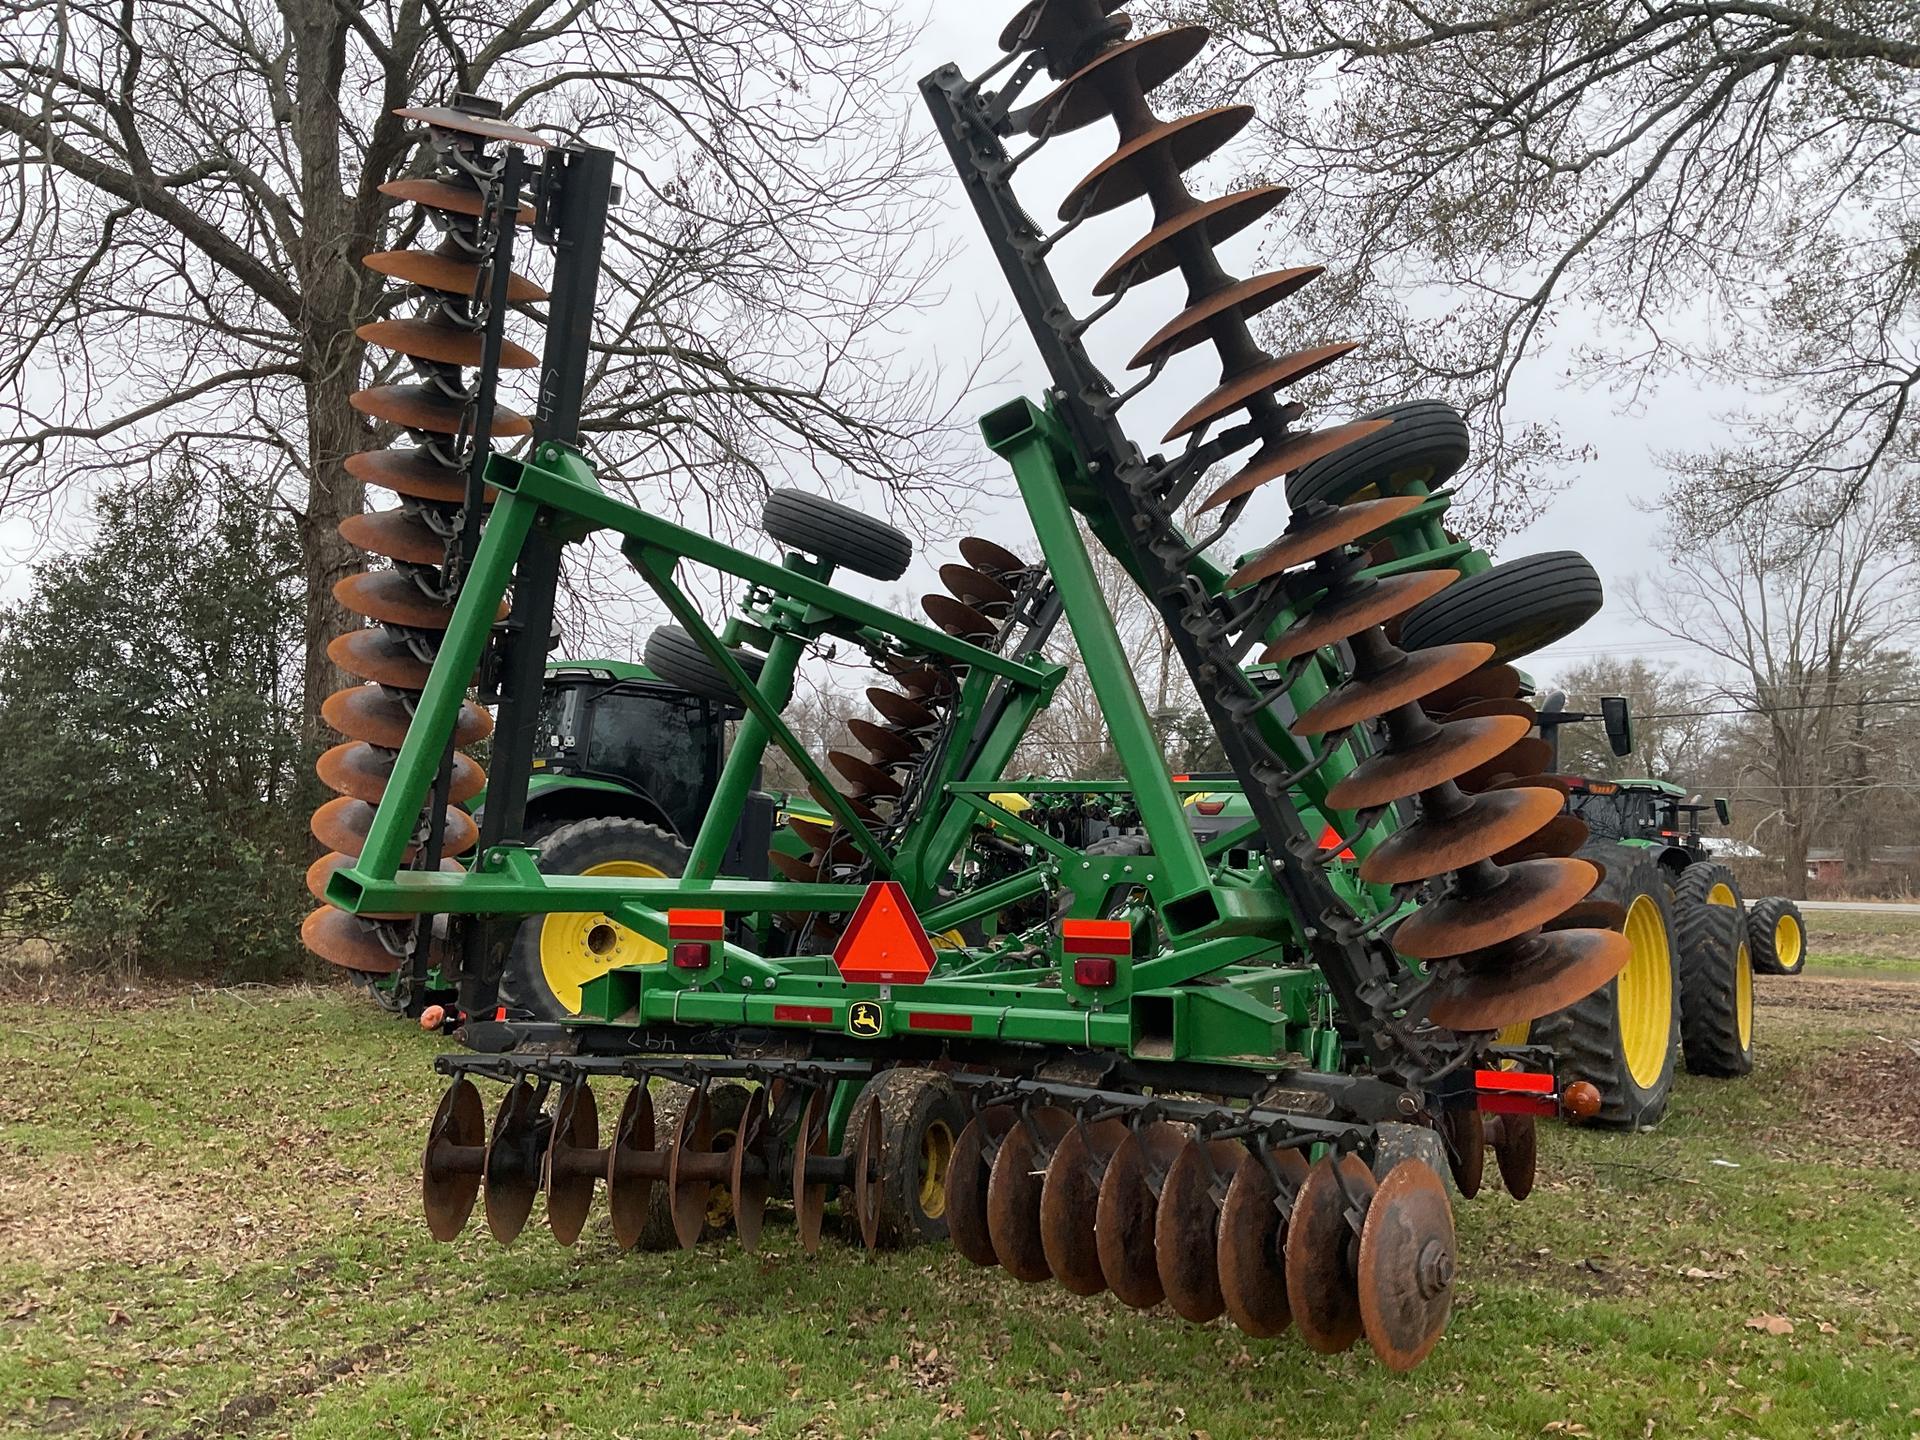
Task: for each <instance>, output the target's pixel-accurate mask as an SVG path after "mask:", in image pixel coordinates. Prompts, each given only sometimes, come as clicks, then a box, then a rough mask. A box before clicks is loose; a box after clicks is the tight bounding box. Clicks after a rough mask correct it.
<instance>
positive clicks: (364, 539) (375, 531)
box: [339, 510, 447, 565]
mask: <svg viewBox="0 0 1920 1440" xmlns="http://www.w3.org/2000/svg"><path fill="white" fill-rule="evenodd" d="M339 530H340V538H341V539H342V540H345V541H346V542H347V543H348V544H349V545H353V546H356V547H358V548H359V549H361V550H366V551H370V552H371V553H373V554H375V555H385V556H386V557H387V558H388V559H390V560H404V561H406V562H407V563H408V564H411V565H439V564H441V563H442V562H444V561H445V560H446V558H447V542H446V541H445V540H444V539H442V538H441V537H440V535H439V534H438V533H436V532H435V530H434V528H433V527H432V526H431V525H429V524H427V522H426V521H425V520H423V519H421V518H420V517H419V516H418V515H414V514H411V513H409V512H408V511H405V510H373V511H369V512H367V513H366V514H364V515H349V516H348V517H347V518H346V519H344V520H342V521H341V522H340V525H339Z"/></svg>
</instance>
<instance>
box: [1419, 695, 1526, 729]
mask: <svg viewBox="0 0 1920 1440" xmlns="http://www.w3.org/2000/svg"><path fill="white" fill-rule="evenodd" d="M1482 715H1517V716H1519V717H1520V718H1521V719H1523V720H1525V721H1526V722H1527V724H1528V725H1529V726H1531V725H1535V724H1538V723H1539V720H1540V712H1539V711H1538V710H1536V709H1534V708H1533V706H1531V705H1529V704H1528V703H1527V702H1526V701H1524V700H1517V699H1516V700H1469V701H1468V702H1467V703H1466V704H1464V705H1462V706H1460V707H1459V708H1458V709H1454V710H1449V711H1447V713H1446V714H1445V715H1444V716H1443V717H1441V718H1443V719H1446V720H1476V719H1478V718H1479V717H1480V716H1482Z"/></svg>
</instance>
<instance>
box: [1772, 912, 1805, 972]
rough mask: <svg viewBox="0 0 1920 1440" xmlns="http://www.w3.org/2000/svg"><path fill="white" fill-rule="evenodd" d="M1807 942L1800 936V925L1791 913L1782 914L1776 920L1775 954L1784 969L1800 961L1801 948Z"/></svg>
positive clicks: (1791, 967)
mask: <svg viewBox="0 0 1920 1440" xmlns="http://www.w3.org/2000/svg"><path fill="white" fill-rule="evenodd" d="M1805 944H1806V941H1805V940H1803V939H1801V937H1800V927H1799V925H1797V924H1795V923H1794V919H1793V917H1792V916H1791V915H1782V916H1781V917H1780V918H1779V919H1778V920H1776V921H1774V924H1773V956H1774V958H1775V959H1776V960H1778V961H1779V962H1780V964H1781V967H1782V968H1783V969H1787V970H1791V969H1793V967H1794V966H1796V965H1798V964H1799V963H1800V948H1801V946H1803V945H1805Z"/></svg>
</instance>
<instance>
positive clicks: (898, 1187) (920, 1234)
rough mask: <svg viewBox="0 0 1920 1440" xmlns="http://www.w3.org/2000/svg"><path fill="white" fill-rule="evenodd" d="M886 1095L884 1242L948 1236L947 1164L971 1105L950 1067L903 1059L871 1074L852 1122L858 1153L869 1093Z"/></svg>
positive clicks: (903, 1244)
mask: <svg viewBox="0 0 1920 1440" xmlns="http://www.w3.org/2000/svg"><path fill="white" fill-rule="evenodd" d="M873 1096H877V1097H878V1098H879V1100H880V1111H879V1114H880V1187H879V1189H880V1229H879V1241H878V1243H879V1245H880V1248H881V1249H883V1250H903V1249H906V1248H908V1247H909V1246H913V1245H923V1244H926V1243H927V1242H929V1241H935V1240H945V1239H946V1238H947V1172H948V1170H950V1169H951V1168H952V1161H953V1147H954V1143H955V1141H956V1140H957V1139H958V1138H959V1135H960V1132H961V1131H962V1130H964V1129H966V1128H967V1111H966V1107H965V1106H964V1105H962V1104H961V1103H960V1097H959V1096H958V1095H956V1094H954V1091H953V1086H952V1085H951V1084H949V1083H948V1081H947V1079H946V1077H945V1076H944V1075H940V1074H938V1073H936V1072H935V1071H932V1070H920V1069H914V1068H911V1067H908V1066H899V1067H896V1068H895V1069H892V1070H882V1071H881V1072H880V1073H879V1074H878V1075H876V1076H874V1077H873V1079H871V1080H869V1081H868V1082H867V1084H866V1088H865V1089H863V1090H862V1091H861V1092H860V1098H859V1099H858V1100H857V1101H855V1102H854V1107H853V1118H852V1119H851V1120H849V1121H848V1122H847V1143H846V1146H845V1147H844V1148H845V1150H846V1152H847V1153H848V1154H850V1155H851V1154H858V1153H859V1150H860V1140H861V1130H862V1128H863V1127H864V1126H865V1124H866V1117H867V1100H868V1098H869V1097H873Z"/></svg>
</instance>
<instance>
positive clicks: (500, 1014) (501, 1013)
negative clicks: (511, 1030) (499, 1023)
mask: <svg viewBox="0 0 1920 1440" xmlns="http://www.w3.org/2000/svg"><path fill="white" fill-rule="evenodd" d="M493 1018H494V1019H496V1020H504V1019H506V1018H507V1007H506V1006H504V1005H496V1006H495V1007H494V1010H493Z"/></svg>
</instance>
